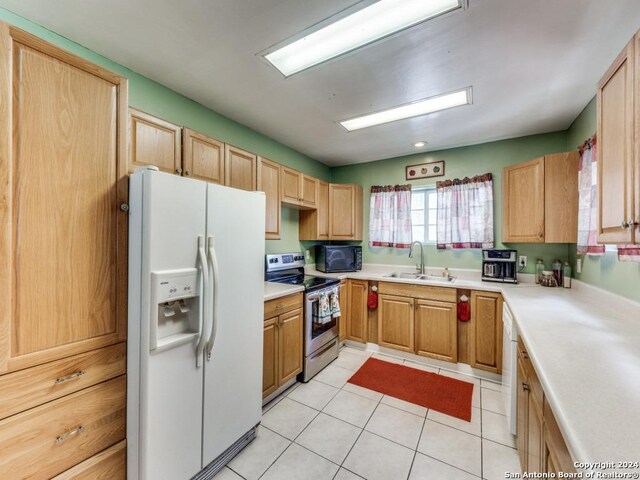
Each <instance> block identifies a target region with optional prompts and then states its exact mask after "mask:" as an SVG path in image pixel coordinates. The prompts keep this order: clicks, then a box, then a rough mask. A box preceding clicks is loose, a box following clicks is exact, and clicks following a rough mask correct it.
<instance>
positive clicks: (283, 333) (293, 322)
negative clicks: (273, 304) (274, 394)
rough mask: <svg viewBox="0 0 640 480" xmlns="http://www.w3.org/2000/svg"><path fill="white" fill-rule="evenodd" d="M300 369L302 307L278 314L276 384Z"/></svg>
mask: <svg viewBox="0 0 640 480" xmlns="http://www.w3.org/2000/svg"><path fill="white" fill-rule="evenodd" d="M301 371H302V309H301V308H298V309H296V310H294V311H292V312H288V313H284V314H282V315H280V317H279V320H278V377H279V378H278V385H282V384H284V383H286V382H288V381H289V380H291V379H292V378H294V377H295V376H296V375H297V374H299V373H300V372H301Z"/></svg>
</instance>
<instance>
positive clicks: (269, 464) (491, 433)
mask: <svg viewBox="0 0 640 480" xmlns="http://www.w3.org/2000/svg"><path fill="white" fill-rule="evenodd" d="M370 355H371V353H369V352H363V351H361V350H357V349H354V348H349V347H345V348H343V349H342V350H341V351H340V356H339V357H338V359H337V360H335V361H334V362H333V363H332V364H331V365H329V366H328V367H327V368H325V369H324V370H323V371H322V372H320V374H318V375H317V376H316V377H315V378H314V379H313V380H311V381H310V382H309V383H307V384H296V385H294V386H293V387H291V388H290V389H289V390H288V391H286V392H284V393H283V394H282V395H280V397H278V398H276V399H275V400H273V401H272V402H271V403H269V404H268V405H266V406H265V407H264V408H263V417H262V424H261V426H260V427H259V429H258V436H257V438H256V439H255V440H254V441H253V442H251V444H250V445H249V446H247V448H245V449H244V450H243V451H242V452H241V453H240V454H239V455H238V456H237V457H236V458H234V459H233V460H232V461H231V462H230V463H229V465H227V467H225V468H224V470H222V471H221V472H220V473H219V474H218V475H217V476H216V477H215V480H241V479H245V480H258V479H261V480H354V479H355V480H358V479H363V478H364V479H367V480H395V479H402V480H407V479H408V480H472V479H478V478H483V479H486V480H493V479H498V478H500V479H502V478H505V472H507V471H509V472H520V466H519V461H518V454H517V451H516V450H515V448H514V447H515V443H514V438H513V436H512V435H511V434H510V433H509V431H508V430H507V423H506V417H505V416H504V406H503V402H502V393H501V392H500V385H498V384H496V383H493V382H491V381H487V380H481V379H478V378H474V377H471V376H468V375H462V374H459V373H456V372H450V371H447V370H444V369H438V368H436V367H433V366H429V365H423V364H420V363H416V362H411V361H408V360H402V359H398V358H395V357H390V356H386V355H382V354H378V353H376V354H374V356H375V357H376V358H379V359H381V360H387V361H391V362H395V363H405V364H406V365H407V366H411V367H413V368H421V369H424V370H427V371H431V372H439V373H441V374H443V375H447V376H451V377H454V378H459V379H461V380H465V381H469V382H472V383H473V384H474V385H475V388H474V396H473V411H472V418H471V422H464V421H462V420H458V419H456V418H453V417H450V416H448V415H444V414H441V413H439V412H436V411H433V410H428V409H426V408H424V407H421V406H419V405H414V404H412V403H408V402H405V401H402V400H399V399H397V398H393V397H388V396H386V395H382V394H380V393H378V392H374V391H371V390H367V389H365V388H362V387H358V386H356V385H351V384H349V383H346V382H347V380H348V379H349V378H350V377H351V375H353V373H354V372H355V371H356V370H358V368H360V366H361V365H362V364H363V363H364V362H365V361H366V360H367V358H368V357H369V356H370Z"/></svg>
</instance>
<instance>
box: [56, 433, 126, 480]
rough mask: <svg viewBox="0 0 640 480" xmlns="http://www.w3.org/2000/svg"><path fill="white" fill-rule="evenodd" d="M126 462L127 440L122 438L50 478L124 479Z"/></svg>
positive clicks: (85, 479)
mask: <svg viewBox="0 0 640 480" xmlns="http://www.w3.org/2000/svg"><path fill="white" fill-rule="evenodd" d="M126 464H127V442H126V440H123V441H121V442H120V443H116V444H115V445H113V446H112V447H109V448H107V449H106V450H103V451H102V452H100V453H98V454H96V455H94V456H93V457H90V458H88V459H86V460H85V461H84V462H82V463H79V464H78V465H76V466H75V467H73V468H71V469H69V470H67V471H66V472H64V473H61V474H60V475H58V476H56V477H53V479H52V480H125V479H126V478H127V473H126V472H127V468H126V467H127V465H126Z"/></svg>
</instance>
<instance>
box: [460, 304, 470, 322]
mask: <svg viewBox="0 0 640 480" xmlns="http://www.w3.org/2000/svg"><path fill="white" fill-rule="evenodd" d="M470 319H471V306H470V305H469V302H468V301H466V302H465V301H462V300H460V301H459V302H458V320H460V321H461V322H468V321H469V320H470Z"/></svg>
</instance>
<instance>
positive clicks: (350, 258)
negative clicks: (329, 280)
mask: <svg viewBox="0 0 640 480" xmlns="http://www.w3.org/2000/svg"><path fill="white" fill-rule="evenodd" d="M316 269H317V270H319V271H321V272H325V273H334V272H355V271H357V270H362V247H360V246H353V245H316Z"/></svg>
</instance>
